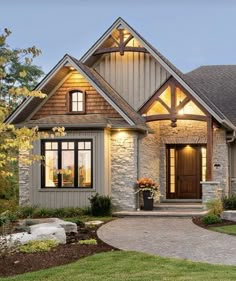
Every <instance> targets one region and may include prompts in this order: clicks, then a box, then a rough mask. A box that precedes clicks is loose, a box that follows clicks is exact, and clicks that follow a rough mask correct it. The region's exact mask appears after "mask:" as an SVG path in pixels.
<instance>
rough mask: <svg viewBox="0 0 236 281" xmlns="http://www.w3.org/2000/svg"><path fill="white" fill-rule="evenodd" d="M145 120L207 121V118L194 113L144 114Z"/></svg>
mask: <svg viewBox="0 0 236 281" xmlns="http://www.w3.org/2000/svg"><path fill="white" fill-rule="evenodd" d="M144 118H145V120H146V122H151V121H158V120H177V124H178V120H195V121H208V119H209V118H207V117H206V116H202V115H194V114H183V115H179V114H156V115H148V116H144Z"/></svg>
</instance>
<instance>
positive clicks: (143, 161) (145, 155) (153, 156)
mask: <svg viewBox="0 0 236 281" xmlns="http://www.w3.org/2000/svg"><path fill="white" fill-rule="evenodd" d="M149 127H150V128H151V129H152V130H153V132H154V133H148V134H147V135H145V136H140V140H139V175H138V176H139V177H140V178H143V177H148V178H152V179H153V180H154V181H156V182H157V183H159V182H160V177H159V176H160V174H159V170H160V149H159V142H160V137H159V125H158V122H157V121H156V122H152V123H150V124H149Z"/></svg>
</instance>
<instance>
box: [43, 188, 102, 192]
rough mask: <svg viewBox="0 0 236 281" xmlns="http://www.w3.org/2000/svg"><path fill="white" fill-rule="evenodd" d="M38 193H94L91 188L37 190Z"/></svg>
mask: <svg viewBox="0 0 236 281" xmlns="http://www.w3.org/2000/svg"><path fill="white" fill-rule="evenodd" d="M38 191H39V192H65V191H69V192H88V191H89V192H96V190H95V189H92V188H84V189H82V188H39V189H38Z"/></svg>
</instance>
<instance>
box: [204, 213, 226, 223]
mask: <svg viewBox="0 0 236 281" xmlns="http://www.w3.org/2000/svg"><path fill="white" fill-rule="evenodd" d="M221 221H222V220H221V218H220V217H218V216H217V215H215V214H208V215H205V216H203V218H202V222H203V223H204V224H206V225H207V224H214V223H220V222H221Z"/></svg>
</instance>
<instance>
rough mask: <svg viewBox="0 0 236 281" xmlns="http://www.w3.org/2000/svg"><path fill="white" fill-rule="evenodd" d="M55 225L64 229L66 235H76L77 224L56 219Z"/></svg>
mask: <svg viewBox="0 0 236 281" xmlns="http://www.w3.org/2000/svg"><path fill="white" fill-rule="evenodd" d="M55 223H57V224H59V225H60V226H61V227H63V228H64V229H65V232H66V233H71V232H73V233H77V224H76V223H74V222H70V221H63V220H61V219H56V220H55Z"/></svg>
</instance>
